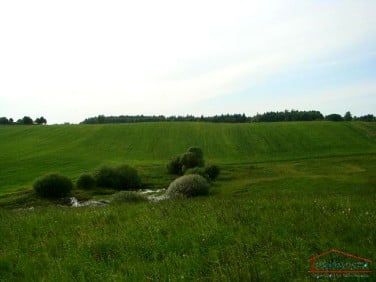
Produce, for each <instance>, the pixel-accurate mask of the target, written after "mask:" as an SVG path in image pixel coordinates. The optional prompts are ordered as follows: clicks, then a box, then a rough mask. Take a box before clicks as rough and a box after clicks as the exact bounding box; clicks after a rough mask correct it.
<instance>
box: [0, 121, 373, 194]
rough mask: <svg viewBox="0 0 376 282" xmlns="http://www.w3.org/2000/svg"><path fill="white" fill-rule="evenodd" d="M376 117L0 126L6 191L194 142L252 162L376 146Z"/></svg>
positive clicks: (143, 161) (157, 158) (154, 157)
mask: <svg viewBox="0 0 376 282" xmlns="http://www.w3.org/2000/svg"><path fill="white" fill-rule="evenodd" d="M375 137H376V124H375V123H361V122H351V123H345V122H341V123H333V122H297V123H292V122H291V123H252V124H214V123H140V124H117V125H70V126H39V127H37V126H12V127H7V126H3V127H0V148H1V150H0V191H2V192H7V191H12V190H15V189H19V188H23V187H30V185H31V183H32V181H33V180H34V179H35V178H36V177H38V176H40V175H43V174H44V173H47V172H51V171H59V172H61V173H64V174H67V175H68V176H71V177H76V176H77V175H79V174H80V173H82V172H85V171H90V170H92V169H94V168H96V167H98V166H100V165H101V164H104V163H113V162H114V163H118V162H127V163H130V164H133V165H164V164H165V163H166V162H167V161H168V159H170V158H171V157H172V156H174V155H176V154H179V153H181V152H183V151H185V150H186V149H187V148H188V147H189V146H199V147H201V148H202V149H203V150H204V152H205V155H206V156H205V158H206V159H207V160H208V161H213V162H216V163H222V164H229V163H253V162H267V161H275V160H291V159H298V158H315V157H328V156H342V155H354V154H367V153H376V141H375V140H376V138H375Z"/></svg>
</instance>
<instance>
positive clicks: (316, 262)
mask: <svg viewBox="0 0 376 282" xmlns="http://www.w3.org/2000/svg"><path fill="white" fill-rule="evenodd" d="M310 262H311V269H310V270H309V271H308V272H309V273H311V274H312V275H314V276H316V277H369V276H370V275H371V274H372V270H371V263H372V261H371V260H369V259H366V258H363V257H359V256H355V255H352V254H348V253H345V252H342V251H338V250H335V249H332V250H328V251H326V252H324V253H322V254H319V255H317V256H314V257H312V258H310Z"/></svg>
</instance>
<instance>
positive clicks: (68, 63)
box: [0, 0, 376, 123]
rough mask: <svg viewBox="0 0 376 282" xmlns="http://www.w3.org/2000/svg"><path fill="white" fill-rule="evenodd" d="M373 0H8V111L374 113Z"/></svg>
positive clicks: (64, 114) (2, 65)
mask: <svg viewBox="0 0 376 282" xmlns="http://www.w3.org/2000/svg"><path fill="white" fill-rule="evenodd" d="M375 15H376V1H374V0H368V1H367V0H353V1H349V0H340V1H327V0H326V1H320V0H290V1H286V0H284V1H277V0H269V1H268V0H266V1H242V0H232V1H218V0H217V1H211V0H206V1H202V0H200V1H196V0H192V1H184V2H183V1H176V0H174V1H172V0H161V1H147V0H141V1H82V0H74V1H73V0H68V1H63V2H61V3H55V1H47V0H44V1H41V0H35V1H17V0H15V1H2V2H0V43H1V44H0V116H7V117H13V118H14V119H17V118H20V117H22V116H24V115H29V116H31V117H33V118H35V117H37V116H41V115H43V116H45V117H46V118H47V119H48V121H49V123H62V122H65V121H67V122H79V121H82V120H83V119H85V118H86V117H90V116H95V115H98V114H105V115H121V114H144V115H148V114H156V115H159V114H164V115H185V114H194V115H201V114H203V115H215V114H221V113H245V114H247V115H254V114H256V113H257V112H259V113H262V112H265V111H282V110H285V109H299V110H319V111H321V112H323V114H329V113H340V114H344V113H345V112H346V111H347V110H350V111H351V112H352V113H353V114H355V115H362V114H367V113H372V114H376V17H375Z"/></svg>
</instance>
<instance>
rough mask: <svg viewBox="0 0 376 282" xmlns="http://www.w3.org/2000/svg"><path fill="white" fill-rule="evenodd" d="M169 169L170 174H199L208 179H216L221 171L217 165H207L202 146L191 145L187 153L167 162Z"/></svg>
mask: <svg viewBox="0 0 376 282" xmlns="http://www.w3.org/2000/svg"><path fill="white" fill-rule="evenodd" d="M167 171H168V173H170V174H175V175H184V174H199V175H201V176H203V177H204V178H206V179H208V180H215V179H216V178H217V177H218V175H219V173H220V170H219V167H218V166H217V165H206V166H205V161H204V153H203V152H202V150H201V148H198V147H190V148H189V149H188V150H187V151H186V152H185V153H183V154H181V155H178V156H176V157H174V158H173V159H172V160H171V161H170V162H169V163H168V164H167Z"/></svg>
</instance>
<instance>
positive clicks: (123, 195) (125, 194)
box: [113, 191, 148, 203]
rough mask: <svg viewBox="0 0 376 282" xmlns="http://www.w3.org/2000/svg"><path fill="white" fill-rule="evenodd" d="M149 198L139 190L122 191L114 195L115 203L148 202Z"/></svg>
mask: <svg viewBox="0 0 376 282" xmlns="http://www.w3.org/2000/svg"><path fill="white" fill-rule="evenodd" d="M147 200H148V199H147V198H146V197H145V196H144V195H142V194H140V193H137V192H134V191H121V192H118V193H116V194H115V195H114V197H113V202H114V203H139V202H146V201H147Z"/></svg>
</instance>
